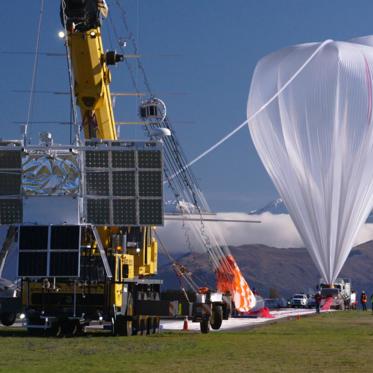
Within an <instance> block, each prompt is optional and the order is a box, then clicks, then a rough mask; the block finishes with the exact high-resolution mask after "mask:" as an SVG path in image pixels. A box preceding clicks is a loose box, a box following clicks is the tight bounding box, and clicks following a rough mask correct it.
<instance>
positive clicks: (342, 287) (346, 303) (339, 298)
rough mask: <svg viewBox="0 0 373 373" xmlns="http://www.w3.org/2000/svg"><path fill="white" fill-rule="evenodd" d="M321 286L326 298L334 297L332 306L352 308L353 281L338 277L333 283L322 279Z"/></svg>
mask: <svg viewBox="0 0 373 373" xmlns="http://www.w3.org/2000/svg"><path fill="white" fill-rule="evenodd" d="M319 288H320V291H321V296H322V297H323V299H324V300H326V299H327V298H333V302H332V304H331V306H330V308H332V309H338V310H345V309H350V308H351V281H350V280H349V279H343V278H337V279H336V280H335V282H334V284H331V285H330V284H325V283H324V282H323V281H322V280H321V281H320V285H319ZM324 302H325V301H324Z"/></svg>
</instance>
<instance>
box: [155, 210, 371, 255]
mask: <svg viewBox="0 0 373 373" xmlns="http://www.w3.org/2000/svg"><path fill="white" fill-rule="evenodd" d="M217 218H220V219H226V220H229V219H235V220H260V221H261V223H260V224H255V223H252V224H250V223H225V222H218V223H215V222H213V223H211V222H205V223H204V224H206V226H207V227H208V228H209V229H211V230H212V231H215V232H216V233H222V234H223V236H224V238H225V240H226V241H227V243H228V245H232V246H238V245H244V244H263V245H267V246H272V247H278V248H292V247H304V244H303V242H302V240H301V238H300V236H299V234H298V232H297V230H296V228H295V226H294V223H293V221H292V220H291V218H290V216H289V215H287V214H279V215H274V214H271V213H268V212H266V213H263V214H260V215H247V214H244V213H236V212H232V213H219V214H218V216H217ZM185 226H186V227H187V228H186V229H185V228H184V229H183V224H182V222H179V221H172V222H166V224H165V226H164V227H162V228H160V229H158V233H159V235H160V237H161V239H162V241H163V242H164V244H165V245H166V246H167V248H168V249H169V250H170V251H171V252H183V251H189V250H188V248H187V246H188V245H187V244H186V230H187V231H189V232H190V234H189V237H190V245H191V246H192V248H193V249H194V250H195V251H202V248H201V244H200V243H199V242H198V240H197V239H196V238H195V237H194V236H193V234H192V231H193V230H197V231H198V230H199V227H200V223H199V222H188V223H186V224H185ZM369 240H373V224H364V225H363V226H362V227H361V229H360V232H359V234H358V236H357V239H356V240H355V245H358V244H361V243H363V242H366V241H369ZM355 245H354V246H355Z"/></svg>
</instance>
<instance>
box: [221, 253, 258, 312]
mask: <svg viewBox="0 0 373 373" xmlns="http://www.w3.org/2000/svg"><path fill="white" fill-rule="evenodd" d="M215 273H216V277H217V289H218V291H220V292H222V293H227V292H229V293H230V294H231V295H232V296H233V302H234V305H235V307H236V310H237V311H239V312H249V311H250V310H251V309H253V308H254V307H255V304H256V299H255V295H254V294H253V292H252V291H251V289H250V286H249V285H248V283H247V282H246V280H245V278H244V277H243V275H242V273H241V271H240V269H239V267H238V265H237V263H236V261H235V259H234V258H233V256H232V255H227V256H225V257H223V258H221V259H220V260H219V266H218V268H217V270H216V272H215Z"/></svg>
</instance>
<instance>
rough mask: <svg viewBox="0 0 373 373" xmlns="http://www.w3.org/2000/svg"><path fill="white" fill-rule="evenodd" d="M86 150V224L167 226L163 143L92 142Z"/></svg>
mask: <svg viewBox="0 0 373 373" xmlns="http://www.w3.org/2000/svg"><path fill="white" fill-rule="evenodd" d="M86 147H87V148H88V149H86V155H85V160H86V161H85V170H84V172H85V177H84V178H83V180H85V182H84V198H85V206H86V210H85V218H86V222H87V223H91V224H95V225H161V224H163V207H162V203H163V178H162V175H163V174H162V172H163V171H162V149H161V145H160V143H157V142H123V141H115V142H110V141H104V142H100V141H98V142H96V143H95V142H94V141H89V142H86ZM96 153H97V154H96ZM105 154H106V155H105ZM103 168H104V169H105V170H103ZM97 196H99V197H100V198H99V199H97ZM143 199H144V201H143ZM149 200H150V201H149ZM142 210H144V211H142Z"/></svg>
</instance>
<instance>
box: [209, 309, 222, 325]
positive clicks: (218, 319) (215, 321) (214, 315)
mask: <svg viewBox="0 0 373 373" xmlns="http://www.w3.org/2000/svg"><path fill="white" fill-rule="evenodd" d="M222 323H223V307H222V306H221V305H220V304H213V305H212V312H211V318H210V325H211V328H212V329H214V330H218V329H220V327H221V324H222Z"/></svg>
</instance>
